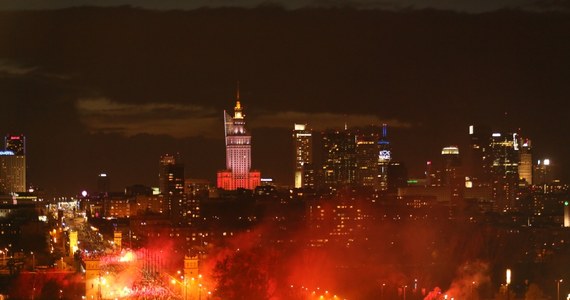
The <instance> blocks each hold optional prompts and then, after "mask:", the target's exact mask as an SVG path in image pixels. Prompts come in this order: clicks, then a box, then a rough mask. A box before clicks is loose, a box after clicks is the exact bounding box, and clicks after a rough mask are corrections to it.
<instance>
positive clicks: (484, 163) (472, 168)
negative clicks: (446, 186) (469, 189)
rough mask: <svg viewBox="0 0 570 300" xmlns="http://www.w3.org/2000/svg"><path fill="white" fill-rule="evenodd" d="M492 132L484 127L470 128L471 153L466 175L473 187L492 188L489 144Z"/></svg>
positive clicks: (471, 126)
mask: <svg viewBox="0 0 570 300" xmlns="http://www.w3.org/2000/svg"><path fill="white" fill-rule="evenodd" d="M490 137H491V130H490V129H488V128H486V127H484V126H475V125H470V126H469V139H470V146H471V147H470V149H469V150H470V151H469V153H468V163H467V164H466V172H465V173H466V175H468V176H469V181H470V184H471V185H472V186H473V187H480V186H490V182H491V170H490V167H491V163H490V162H489V161H490V158H491V156H490V153H489V143H490Z"/></svg>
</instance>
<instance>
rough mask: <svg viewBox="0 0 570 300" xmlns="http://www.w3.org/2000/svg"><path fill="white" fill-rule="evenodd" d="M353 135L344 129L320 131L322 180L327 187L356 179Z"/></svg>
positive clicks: (352, 182)
mask: <svg viewBox="0 0 570 300" xmlns="http://www.w3.org/2000/svg"><path fill="white" fill-rule="evenodd" d="M355 148H356V142H355V136H354V134H353V133H352V132H350V131H348V130H347V129H345V130H340V131H339V130H329V131H326V132H323V133H322V150H323V156H322V157H323V180H324V185H325V186H327V187H339V186H345V185H352V184H354V183H355V179H356V176H355V175H356V159H355Z"/></svg>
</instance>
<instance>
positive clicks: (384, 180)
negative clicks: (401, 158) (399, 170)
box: [377, 124, 392, 191]
mask: <svg viewBox="0 0 570 300" xmlns="http://www.w3.org/2000/svg"><path fill="white" fill-rule="evenodd" d="M378 145H379V146H380V151H379V152H378V185H377V187H378V189H379V190H381V191H385V190H387V189H388V166H389V165H390V160H392V151H391V150H390V142H389V141H388V125H386V124H384V125H382V138H381V139H380V141H379V142H378Z"/></svg>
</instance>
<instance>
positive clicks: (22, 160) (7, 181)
mask: <svg viewBox="0 0 570 300" xmlns="http://www.w3.org/2000/svg"><path fill="white" fill-rule="evenodd" d="M4 145H5V148H4V149H5V150H4V151H0V194H10V193H17V192H24V191H26V138H25V137H24V136H23V135H7V136H6V137H5V138H4Z"/></svg>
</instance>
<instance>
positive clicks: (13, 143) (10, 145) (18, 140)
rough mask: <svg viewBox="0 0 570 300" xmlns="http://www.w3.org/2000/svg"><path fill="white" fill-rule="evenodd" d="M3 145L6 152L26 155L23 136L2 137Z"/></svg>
mask: <svg viewBox="0 0 570 300" xmlns="http://www.w3.org/2000/svg"><path fill="white" fill-rule="evenodd" d="M4 145H5V147H6V148H5V149H6V150H7V151H12V152H13V153H14V155H21V156H24V155H26V137H25V136H23V135H7V136H5V137H4Z"/></svg>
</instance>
